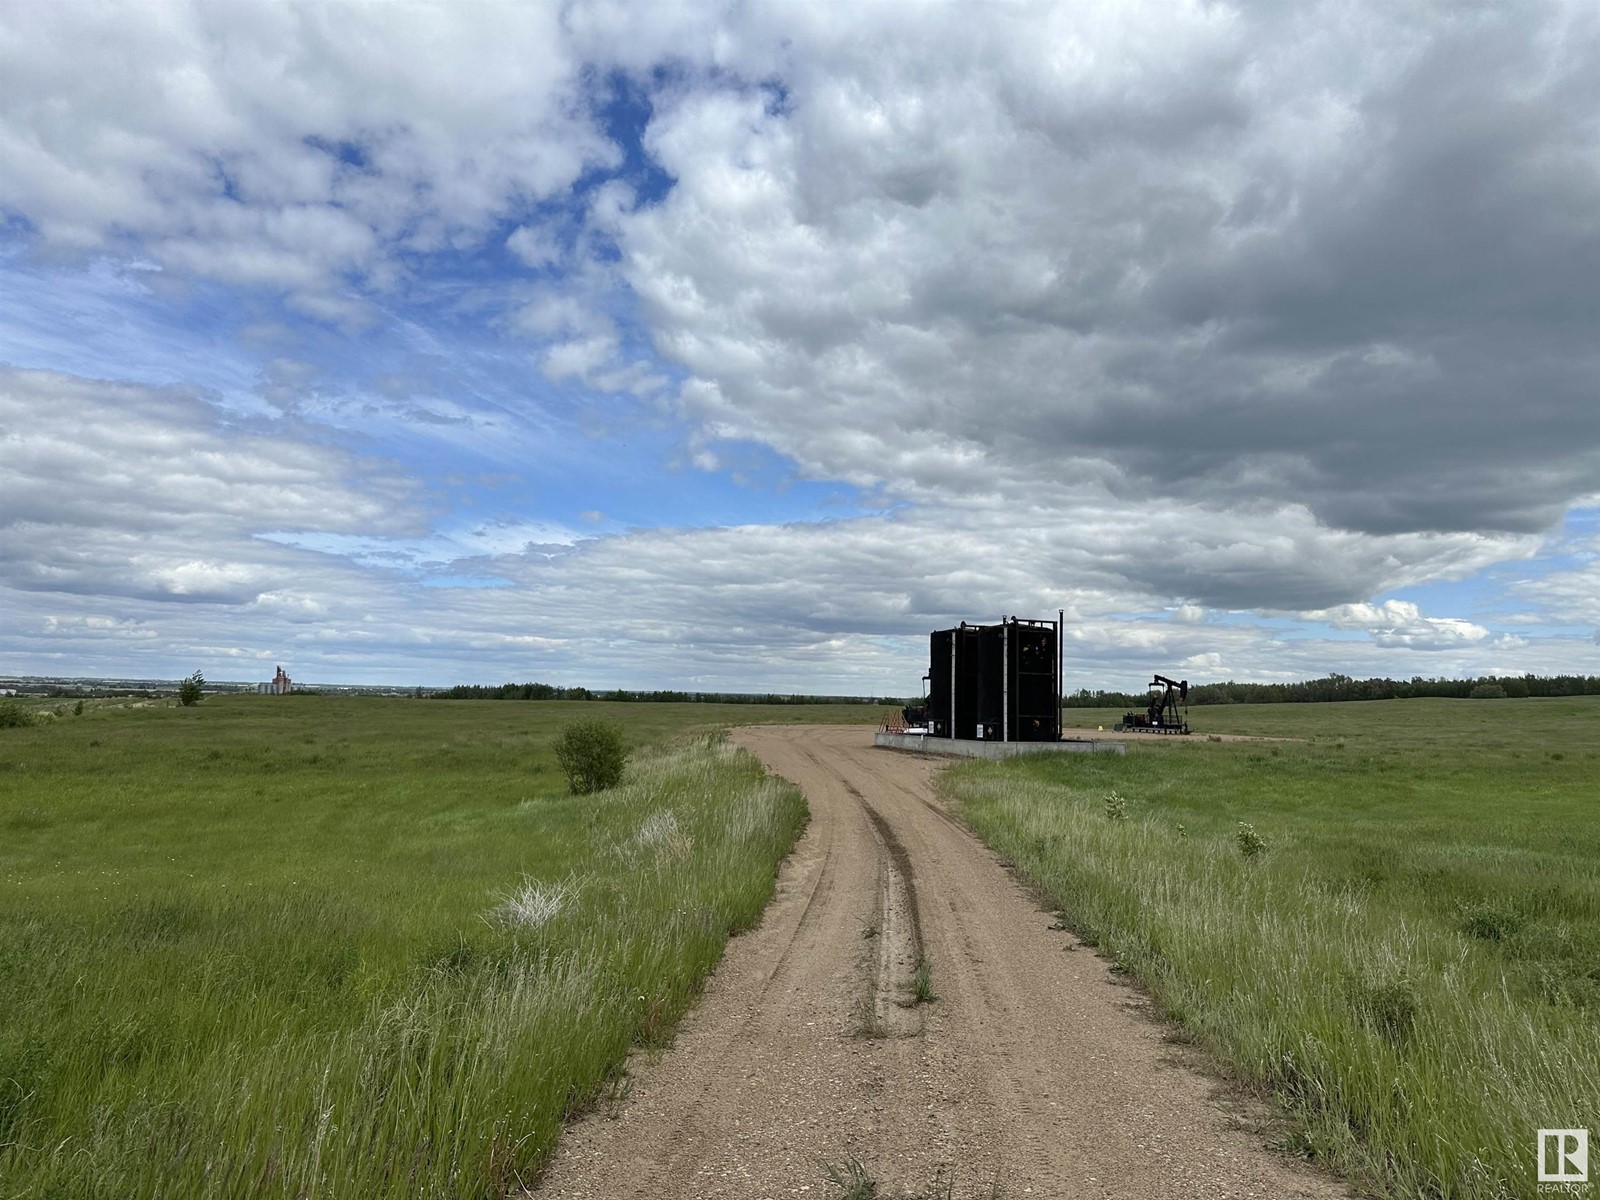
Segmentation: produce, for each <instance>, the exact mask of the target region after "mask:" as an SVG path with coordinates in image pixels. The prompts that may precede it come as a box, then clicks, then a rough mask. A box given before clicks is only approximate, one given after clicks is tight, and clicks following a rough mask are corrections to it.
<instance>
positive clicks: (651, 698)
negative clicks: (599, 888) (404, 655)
mask: <svg viewBox="0 0 1600 1200" xmlns="http://www.w3.org/2000/svg"><path fill="white" fill-rule="evenodd" d="M419 691H420V689H419ZM427 698H428V699H430V700H612V701H621V702H624V703H631V704H902V703H904V701H902V700H900V699H899V698H897V697H894V696H785V695H781V694H779V693H777V692H763V693H760V694H755V693H746V692H676V691H653V692H636V691H629V690H627V689H625V688H613V689H611V690H610V691H590V690H589V689H588V688H586V687H556V686H555V685H554V684H550V683H502V684H501V685H500V686H499V687H483V686H482V685H480V684H476V683H458V684H456V686H455V687H453V688H445V689H443V690H442V691H437V692H429V693H427Z"/></svg>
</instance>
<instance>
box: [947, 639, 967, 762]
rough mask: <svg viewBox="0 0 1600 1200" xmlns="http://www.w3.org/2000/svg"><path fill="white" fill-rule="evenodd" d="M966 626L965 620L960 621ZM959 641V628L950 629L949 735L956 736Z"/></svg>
mask: <svg viewBox="0 0 1600 1200" xmlns="http://www.w3.org/2000/svg"><path fill="white" fill-rule="evenodd" d="M961 624H962V626H963V627H965V626H966V622H965V621H963V622H961ZM960 642H961V636H960V630H956V629H952V630H951V631H950V736H951V737H958V736H960V735H959V734H957V733H956V646H957V645H959V644H960Z"/></svg>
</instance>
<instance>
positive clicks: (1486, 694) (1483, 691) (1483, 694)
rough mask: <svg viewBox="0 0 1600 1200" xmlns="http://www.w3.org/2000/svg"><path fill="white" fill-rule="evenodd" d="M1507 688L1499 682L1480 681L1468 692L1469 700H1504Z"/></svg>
mask: <svg viewBox="0 0 1600 1200" xmlns="http://www.w3.org/2000/svg"><path fill="white" fill-rule="evenodd" d="M1505 698H1506V690H1505V688H1503V687H1501V686H1500V685H1499V684H1498V683H1480V684H1479V685H1478V686H1477V687H1475V688H1473V689H1472V690H1471V691H1470V692H1468V693H1467V699H1468V700H1504V699H1505Z"/></svg>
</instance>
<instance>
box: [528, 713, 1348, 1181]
mask: <svg viewBox="0 0 1600 1200" xmlns="http://www.w3.org/2000/svg"><path fill="white" fill-rule="evenodd" d="M734 736H735V738H736V739H737V740H738V741H739V743H740V744H742V745H744V746H745V747H747V748H748V749H749V750H751V751H752V752H753V753H755V754H756V755H757V756H759V757H760V758H761V759H762V761H763V762H765V763H766V764H767V766H768V767H769V768H770V769H771V770H772V771H773V772H775V773H776V774H779V775H782V776H784V777H785V778H787V779H790V780H792V781H794V782H795V783H796V784H798V785H799V786H800V787H801V788H802V789H803V790H804V791H805V794H806V798H807V800H808V801H809V803H810V805H811V814H812V819H811V824H810V826H809V828H808V829H807V831H806V834H805V836H804V838H803V839H802V840H801V842H800V845H799V846H798V847H797V849H796V852H795V853H794V854H793V855H792V856H791V857H790V859H789V860H788V862H787V863H786V864H785V866H784V868H783V872H782V875H781V877H780V880H779V886H778V895H777V898H776V899H775V900H774V902H773V904H772V905H771V907H770V908H769V909H768V911H767V914H766V917H765V919H764V920H763V922H762V924H761V926H760V927H759V928H758V929H756V930H754V931H753V932H751V933H750V934H747V935H745V936H744V937H741V938H737V939H735V940H734V941H733V942H732V943H731V944H730V946H729V948H728V954H727V956H726V958H725V959H724V961H723V963H722V965H721V966H720V967H719V968H718V970H717V972H716V975H715V976H714V978H713V980H712V982H711V985H710V987H709V989H708V991H707V994H706V997H705V999H704V1001H703V1003H702V1004H701V1005H700V1007H699V1008H698V1009H697V1010H696V1011H695V1012H694V1013H693V1014H691V1016H690V1017H689V1018H688V1019H687V1020H686V1022H685V1024H684V1026H683V1029H682V1031H681V1032H680V1034H679V1037H678V1039H677V1041H676V1043H675V1044H674V1046H673V1047H672V1049H671V1050H669V1051H668V1052H667V1053H666V1054H665V1055H663V1056H662V1058H661V1059H660V1061H659V1062H657V1063H654V1064H644V1063H642V1062H636V1063H635V1064H634V1065H633V1066H632V1067H630V1072H631V1075H632V1090H631V1092H630V1093H629V1094H628V1095H627V1096H626V1098H625V1099H623V1100H621V1101H619V1102H618V1103H617V1104H615V1105H612V1106H608V1108H607V1109H606V1110H603V1111H601V1112H598V1113H596V1114H594V1115H592V1116H591V1117H589V1118H587V1119H585V1120H584V1121H581V1122H579V1123H578V1124H576V1125H575V1126H574V1127H573V1128H572V1129H570V1130H569V1131H568V1133H567V1135H566V1136H565V1137H564V1138H563V1141H562V1145H561V1148H560V1150H559V1151H558V1152H557V1155H556V1159H555V1161H554V1163H553V1164H552V1166H551V1168H550V1170H549V1171H548V1173H547V1174H546V1176H545V1178H544V1180H543V1182H542V1184H541V1187H540V1188H539V1189H538V1191H537V1192H536V1193H535V1194H536V1195H538V1196H550V1197H592V1198H593V1200H623V1198H632V1197H638V1198H640V1200H643V1198H646V1197H648V1198H650V1200H657V1198H670V1197H684V1198H688V1197H696V1198H698V1197H740V1198H748V1200H760V1198H763V1197H786V1196H795V1195H804V1196H831V1195H837V1194H838V1190H839V1189H837V1188H835V1187H834V1186H833V1185H832V1184H830V1183H828V1181H827V1175H826V1173H825V1169H824V1164H825V1163H826V1164H835V1165H842V1164H845V1163H847V1162H848V1161H850V1160H856V1161H858V1162H859V1163H860V1164H862V1166H863V1167H864V1169H865V1170H866V1171H867V1172H868V1173H869V1174H870V1175H871V1177H872V1178H873V1179H874V1180H875V1181H876V1182H877V1184H878V1188H879V1191H878V1194H879V1195H880V1196H886V1197H888V1196H895V1195H916V1196H921V1195H938V1196H947V1195H948V1196H953V1197H954V1198H955V1200H964V1198H966V1197H989V1196H996V1195H1002V1196H1005V1197H1009V1198H1012V1200H1015V1198H1017V1197H1023V1196H1037V1197H1073V1198H1076V1197H1096V1198H1104V1197H1129V1198H1133V1197H1138V1198H1140V1200H1144V1198H1149V1197H1172V1198H1174V1200H1179V1198H1182V1200H1193V1198H1200V1197H1238V1198H1243V1197H1260V1198H1262V1200H1283V1198H1287V1197H1334V1196H1343V1195H1346V1193H1345V1192H1344V1190H1343V1189H1342V1188H1340V1187H1339V1186H1337V1185H1336V1184H1335V1183H1333V1182H1332V1181H1329V1180H1327V1179H1325V1178H1322V1177H1320V1176H1317V1175H1315V1174H1313V1173H1311V1172H1309V1171H1308V1170H1306V1169H1304V1168H1302V1167H1301V1166H1299V1164H1296V1163H1293V1162H1290V1161H1288V1160H1286V1159H1283V1158H1281V1157H1279V1156H1277V1155H1275V1154H1273V1153H1272V1152H1270V1151H1268V1150H1267V1149H1266V1148H1265V1147H1264V1146H1263V1144H1262V1139H1261V1136H1260V1134H1259V1133H1253V1132H1251V1130H1250V1128H1249V1126H1248V1123H1247V1122H1242V1121H1241V1118H1240V1115H1239V1114H1238V1113H1237V1112H1235V1111H1233V1110H1232V1109H1231V1108H1230V1106H1229V1103H1228V1100H1227V1097H1226V1096H1225V1095H1224V1094H1223V1093H1222V1092H1221V1091H1220V1090H1219V1089H1218V1088H1217V1087H1216V1085H1215V1083H1214V1082H1213V1081H1211V1080H1209V1079H1207V1078H1206V1077H1205V1076H1203V1075H1202V1074H1200V1073H1198V1072H1196V1071H1194V1070H1192V1069H1190V1068H1189V1067H1188V1066H1186V1065H1185V1064H1184V1063H1183V1062H1182V1061H1180V1060H1179V1058H1178V1057H1176V1054H1177V1052H1176V1051H1175V1049H1174V1047H1172V1046H1170V1045H1169V1044H1167V1043H1166V1042H1164V1041H1163V1037H1162V1029H1161V1027H1160V1026H1159V1025H1157V1024H1156V1023H1155V1022H1153V1021H1151V1020H1149V1019H1148V1018H1147V1017H1146V1016H1145V1015H1144V1013H1143V1004H1142V1002H1141V1001H1140V999H1139V997H1138V996H1137V995H1136V994H1135V993H1133V992H1132V991H1131V990H1130V989H1129V988H1127V987H1125V986H1122V985H1121V984H1119V983H1118V982H1117V981H1116V979H1115V977H1114V976H1113V975H1112V973H1111V971H1110V969H1109V967H1108V965H1107V964H1106V963H1105V962H1103V961H1102V960H1100V959H1099V958H1097V957H1096V956H1095V955H1094V954H1093V953H1092V952H1091V951H1089V950H1087V949H1084V948H1082V947H1081V946H1080V945H1079V944H1078V942H1077V941H1076V939H1074V938H1073V937H1072V936H1071V935H1070V934H1069V933H1066V932H1063V931H1060V930H1057V929H1054V928H1052V920H1051V917H1050V914H1048V913H1045V912H1041V911H1040V909H1039V907H1038V905H1037V904H1036V903H1035V902H1034V901H1033V900H1032V899H1031V898H1030V897H1029V895H1028V894H1027V893H1026V891H1025V890H1024V889H1023V888H1022V887H1021V886H1019V885H1018V884H1017V883H1016V882H1015V881H1014V880H1013V879H1012V878H1011V877H1010V876H1009V875H1008V874H1007V873H1006V871H1005V870H1004V868H1003V867H1002V866H1001V865H1000V863H999V862H998V860H997V859H996V857H995V855H994V854H992V853H991V852H990V851H989V850H988V849H986V848H985V847H984V846H983V845H982V844H981V843H979V842H978V841H977V840H976V839H975V838H974V837H973V836H972V835H971V834H970V833H969V832H967V830H966V829H965V828H964V827H963V826H961V825H960V824H958V823H957V822H956V821H955V820H953V819H952V818H951V817H950V816H949V815H948V814H946V813H945V811H944V810H943V808H941V807H940V805H939V804H938V802H937V801H936V800H935V798H934V796H933V790H932V787H931V786H930V781H931V778H932V773H933V771H934V770H935V769H936V767H935V765H934V764H933V763H932V762H930V761H929V760H926V759H922V758H919V757H917V756H913V755H905V754H897V753H893V752H889V751H883V750H875V749H873V748H872V747H871V733H870V731H867V730H864V729H862V728H861V727H859V726H856V727H818V726H765V727H758V728H751V729H743V730H739V731H736V733H735V735H734ZM919 966H923V967H925V968H926V969H925V971H924V972H923V973H921V974H919ZM930 991H931V992H932V993H933V994H934V995H935V996H936V997H937V998H936V999H934V1000H931V1001H928V1000H926V996H927V994H928V993H929V992H930ZM919 992H920V994H921V995H922V997H923V1002H918V995H919ZM951 1184H953V1188H952V1190H951V1191H949V1192H947V1191H945V1190H943V1189H944V1187H945V1186H948V1185H951ZM935 1189H938V1190H935Z"/></svg>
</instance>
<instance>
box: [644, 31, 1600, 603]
mask: <svg viewBox="0 0 1600 1200" xmlns="http://www.w3.org/2000/svg"><path fill="white" fill-rule="evenodd" d="M1337 13H1338V14H1342V15H1336V12H1335V10H1334V8H1333V7H1332V6H1327V5H1312V6H1309V7H1308V6H1301V7H1298V8H1296V9H1293V10H1279V9H1274V8H1271V7H1266V6H1251V5H1239V6H1230V5H1204V6H1201V5H1190V4H1168V3H1151V4H1142V5H1126V4H1118V5H1108V6H1094V5H1089V6H1080V5H1074V6H1071V7H1066V8H1063V7H1060V6H1049V7H1046V8H1036V7H1027V6H1024V7H1016V8H1007V9H1004V10H986V12H985V15H984V19H983V20H982V21H973V20H971V19H970V17H971V12H970V10H967V9H964V8H962V7H960V6H952V7H939V6H931V7H918V8H917V9H916V10H915V14H916V19H915V20H912V19H910V10H908V9H905V8H902V7H899V6H892V5H885V6H868V7H866V8H859V7H858V8H855V9H841V8H837V7H828V8H823V9H815V10H810V11H809V12H808V14H807V19H804V20H791V19H789V18H788V17H783V18H775V17H772V16H771V15H770V14H766V13H755V12H751V13H744V14H740V16H737V17H734V18H732V19H731V20H732V24H733V26H734V28H735V33H734V34H732V35H730V36H729V37H727V38H724V39H720V40H715V41H707V42H704V43H701V45H702V46H713V45H714V46H715V47H716V48H717V53H716V55H715V56H714V57H713V62H714V65H716V66H718V67H720V68H722V69H723V70H728V69H730V68H733V69H738V68H742V69H743V70H742V76H743V78H745V79H749V80H757V81H759V80H764V79H777V80H778V81H779V84H778V85H774V86H770V87H759V86H746V87H742V88H684V89H682V90H681V91H680V92H678V93H675V94H674V93H669V94H666V95H664V96H663V97H662V98H661V111H660V115H659V116H658V117H657V119H656V120H655V121H654V122H653V123H652V125H651V127H650V131H649V137H648V145H649V148H650V150H651V152H652V153H653V154H655V155H656V156H657V157H658V158H659V160H660V162H661V163H662V165H663V166H664V168H665V169H666V170H667V171H668V172H669V173H670V174H671V175H672V176H673V178H674V179H675V180H676V186H675V187H674V188H673V190H672V192H671V193H670V195H669V196H668V197H667V198H666V200H665V201H664V202H663V203H662V204H660V205H657V206H652V207H647V208H643V209H640V210H638V211H636V212H633V213H631V214H628V215H626V216H625V217H623V218H622V219H621V220H620V221H619V237H620V239H621V243H622V245H623V247H624V248H625V251H626V259H625V263H626V269H627V273H628V278H629V280H630V282H631V284H632V285H633V288H634V289H635V291H636V292H637V294H638V295H639V296H640V297H641V300H642V302H643V303H644V305H645V307H646V312H647V315H648V318H649V321H650V324H651V327H652V329H653V331H654V333H655V336H656V343H657V346H658V347H659V348H660V350H661V351H662V353H664V354H665V355H667V356H668V357H670V358H672V359H674V360H675V361H677V362H680V363H682V364H683V365H684V366H685V367H686V368H687V369H688V371H689V372H690V374H691V381H690V383H689V384H688V385H687V386H686V387H685V388H684V391H683V404H684V407H685V411H687V412H688V413H689V414H690V415H691V416H692V417H693V418H694V419H695V420H697V421H698V422H700V423H701V424H702V425H703V426H704V428H705V429H706V430H707V431H708V432H710V433H711V434H713V435H715V436H721V437H727V438H743V439H752V440H758V441H763V442H766V443H767V444H769V445H772V446H773V447H775V448H776V449H778V450H779V451H781V452H782V453H784V454H786V455H788V456H790V457H791V458H793V459H794V460H795V461H796V462H797V463H799V464H800V466H801V468H802V469H803V470H804V471H806V472H807V473H809V474H811V475H814V476H816V477H818V478H830V479H841V478H842V479H848V480H851V481H854V482H857V483H859V484H863V485H879V484H884V485H887V486H889V487H891V488H892V489H894V490H895V491H897V492H898V493H899V494H902V495H904V496H907V497H910V498H914V499H918V500H926V499H928V498H930V497H938V496H947V495H949V494H950V493H952V492H960V493H978V492H986V491H992V490H1003V491H1004V492H1006V493H1007V494H1009V495H1014V496H1015V495H1026V494H1029V493H1030V492H1031V491H1032V490H1034V489H1036V488H1038V487H1039V486H1041V484H1045V483H1047V482H1049V481H1053V480H1057V479H1061V478H1064V477H1065V478H1095V479H1099V480H1102V481H1103V482H1105V483H1106V485H1107V486H1109V487H1112V488H1115V489H1116V490H1117V492H1118V494H1119V495H1120V496H1122V497H1123V498H1124V499H1126V500H1127V501H1129V502H1130V503H1139V504H1142V505H1154V504H1158V503H1160V502H1161V500H1162V499H1163V498H1170V497H1183V498H1187V499H1191V500H1196V501H1201V502H1206V503H1213V504H1219V505H1224V506H1232V505H1237V504H1259V503H1261V502H1263V501H1266V502H1268V503H1270V504H1286V503H1292V504H1302V505H1305V506H1306V507H1307V508H1308V510H1309V511H1310V512H1311V513H1312V514H1313V515H1314V517H1315V518H1316V519H1317V520H1318V521H1319V522H1321V523H1323V524H1326V525H1328V526H1330V527H1336V528H1340V529H1346V530H1351V531H1355V532H1359V533H1370V534H1378V535H1387V534H1396V533H1425V532H1433V533H1453V532H1463V531H1474V532H1482V531H1491V532H1497V533H1517V534H1528V533H1534V532H1537V531H1539V530H1541V529H1543V528H1546V527H1548V526H1549V525H1550V524H1551V523H1552V522H1553V521H1554V520H1555V519H1556V518H1557V517H1559V515H1560V514H1561V513H1562V512H1563V511H1564V509H1565V507H1566V506H1567V505H1568V504H1569V503H1571V502H1573V500H1574V499H1575V497H1577V496H1579V495H1581V494H1583V493H1584V492H1586V491H1588V490H1591V489H1592V486H1593V480H1594V478H1595V477H1596V473H1597V471H1600V407H1597V406H1596V405H1595V404H1594V403H1593V389H1592V383H1591V380H1592V377H1593V372H1594V351H1593V348H1592V344H1591V343H1592V339H1591V338H1590V337H1589V332H1588V326H1587V322H1586V321H1585V320H1581V319H1576V314H1579V313H1583V312H1587V311H1589V310H1590V309H1591V308H1592V307H1593V304H1594V302H1595V300H1596V296H1595V294H1594V287H1595V285H1594V282H1593V281H1594V279H1595V278H1597V277H1600V275H1597V272H1596V268H1597V267H1600V238H1597V236H1596V233H1595V230H1594V226H1593V223H1592V221H1591V220H1590V219H1589V216H1588V215H1587V214H1588V213H1589V212H1590V211H1591V210H1592V208H1593V206H1594V204H1595V202H1596V201H1597V200H1600V175H1597V171H1596V168H1595V166H1594V163H1593V158H1592V155H1591V154H1590V153H1589V148H1590V146H1591V145H1592V140H1593V134H1594V116H1593V114H1594V113H1595V111H1596V107H1597V100H1600V85H1597V83H1596V81H1595V79H1594V76H1593V72H1592V70H1590V69H1589V64H1591V63H1592V62H1593V61H1595V59H1596V54H1595V51H1596V49H1597V48H1600V47H1597V44H1596V23H1595V21H1594V19H1593V18H1592V15H1590V16H1585V15H1584V14H1583V13H1582V12H1581V11H1580V10H1574V9H1571V8H1560V7H1553V6H1543V5H1523V6H1513V7H1511V8H1505V9H1500V10H1496V11H1495V12H1494V13H1492V14H1490V13H1486V12H1484V11H1483V10H1470V11H1468V10H1460V9H1457V8H1455V7H1453V6H1440V7H1438V8H1436V9H1428V8H1422V9H1418V8H1415V7H1413V8H1407V9H1404V10H1397V9H1394V8H1392V7H1391V6H1377V5H1374V6H1365V7H1363V8H1361V9H1360V10H1359V12H1356V13H1352V12H1350V10H1348V8H1347V6H1340V7H1339V8H1338V10H1337ZM778 25H781V36H780V29H779V28H776V27H775V26H778ZM690 40H691V41H693V40H695V39H693V38H690ZM886 44H893V45H895V46H896V52H895V53H893V54H883V53H881V52H880V50H879V48H880V47H881V46H883V45H886ZM702 61H705V59H704V57H703V58H702ZM1264 582H1265V581H1264ZM1260 602H1261V603H1263V604H1265V605H1274V604H1277V603H1279V602H1280V598H1279V597H1276V596H1274V595H1273V594H1272V589H1271V588H1270V587H1264V590H1263V593H1262V595H1261V597H1260Z"/></svg>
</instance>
